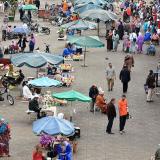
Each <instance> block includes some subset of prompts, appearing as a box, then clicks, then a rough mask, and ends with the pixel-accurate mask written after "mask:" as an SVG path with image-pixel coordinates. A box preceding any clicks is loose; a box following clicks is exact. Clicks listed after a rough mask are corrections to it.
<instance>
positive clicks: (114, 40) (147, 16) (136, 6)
mask: <svg viewBox="0 0 160 160" xmlns="http://www.w3.org/2000/svg"><path fill="white" fill-rule="evenodd" d="M120 6H121V10H120V11H119V12H121V13H123V20H122V19H121V18H120V19H119V21H118V23H116V24H115V25H114V26H113V27H112V28H111V29H110V30H107V35H106V39H107V50H108V51H117V48H118V46H119V41H120V40H123V48H122V51H124V52H125V53H138V54H140V53H144V54H148V55H155V54H156V47H155V46H156V45H159V40H160V39H159V38H160V37H159V36H160V25H159V23H160V20H159V19H160V15H159V2H156V1H155V3H154V4H153V5H150V6H149V5H147V4H146V2H145V1H142V0H141V1H138V2H134V1H128V0H126V1H124V2H122V4H121V5H120ZM144 44H145V45H147V49H146V50H145V49H144V48H145V47H144V46H145V45H144Z"/></svg>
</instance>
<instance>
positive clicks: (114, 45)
mask: <svg viewBox="0 0 160 160" xmlns="http://www.w3.org/2000/svg"><path fill="white" fill-rule="evenodd" d="M112 40H113V51H114V52H117V48H118V44H119V35H118V32H117V31H115V33H114V34H113V36H112Z"/></svg>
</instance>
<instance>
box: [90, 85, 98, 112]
mask: <svg viewBox="0 0 160 160" xmlns="http://www.w3.org/2000/svg"><path fill="white" fill-rule="evenodd" d="M98 93H99V91H98V88H97V86H96V85H92V86H91V88H90V89H89V97H90V98H92V102H91V105H90V111H91V112H93V111H94V104H95V102H96V97H97V95H98Z"/></svg>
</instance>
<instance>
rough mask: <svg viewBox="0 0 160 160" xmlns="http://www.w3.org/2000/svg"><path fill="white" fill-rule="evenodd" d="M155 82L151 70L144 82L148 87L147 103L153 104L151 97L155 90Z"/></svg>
mask: <svg viewBox="0 0 160 160" xmlns="http://www.w3.org/2000/svg"><path fill="white" fill-rule="evenodd" d="M155 82H156V81H155V74H154V73H153V71H152V70H150V71H149V75H148V77H147V80H146V85H147V86H148V94H147V102H153V99H152V97H153V92H154V88H155Z"/></svg>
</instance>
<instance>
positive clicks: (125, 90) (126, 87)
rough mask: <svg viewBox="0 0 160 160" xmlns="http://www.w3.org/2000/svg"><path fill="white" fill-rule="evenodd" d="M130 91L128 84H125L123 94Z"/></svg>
mask: <svg viewBox="0 0 160 160" xmlns="http://www.w3.org/2000/svg"><path fill="white" fill-rule="evenodd" d="M127 89H128V82H123V93H126V92H127Z"/></svg>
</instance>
